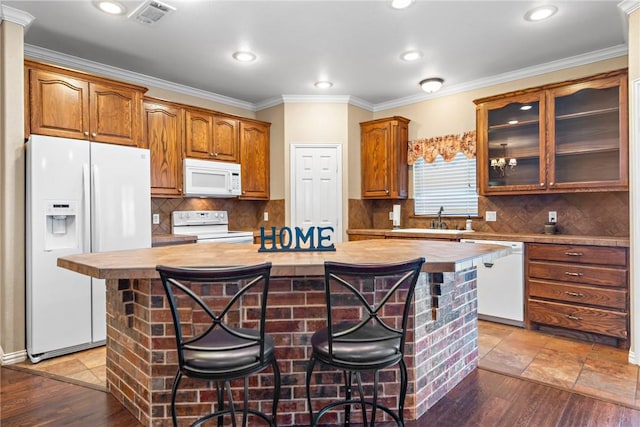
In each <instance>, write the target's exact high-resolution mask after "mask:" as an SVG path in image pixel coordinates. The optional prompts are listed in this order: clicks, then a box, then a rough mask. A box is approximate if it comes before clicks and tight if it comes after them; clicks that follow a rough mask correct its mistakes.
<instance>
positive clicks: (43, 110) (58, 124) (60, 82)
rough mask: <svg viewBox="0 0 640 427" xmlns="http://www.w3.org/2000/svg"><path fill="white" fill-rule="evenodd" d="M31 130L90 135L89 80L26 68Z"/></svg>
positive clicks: (41, 132) (67, 136) (53, 133)
mask: <svg viewBox="0 0 640 427" xmlns="http://www.w3.org/2000/svg"><path fill="white" fill-rule="evenodd" d="M29 92H30V94H29V110H30V122H31V123H30V127H31V133H34V134H39V135H50V136H58V137H62V138H74V139H87V138H88V137H89V83H88V82H86V81H84V80H79V79H75V78H72V77H68V76H65V75H62V74H56V73H52V72H49V71H43V70H36V69H31V70H29Z"/></svg>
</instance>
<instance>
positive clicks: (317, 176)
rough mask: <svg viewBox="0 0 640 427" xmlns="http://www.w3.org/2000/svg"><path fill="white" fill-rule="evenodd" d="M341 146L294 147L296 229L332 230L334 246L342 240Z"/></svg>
mask: <svg viewBox="0 0 640 427" xmlns="http://www.w3.org/2000/svg"><path fill="white" fill-rule="evenodd" d="M340 149H341V146H340V145H339V144H331V145H325V144H323V145H312V144H293V145H292V156H291V158H292V168H291V171H292V173H291V193H292V195H291V200H292V201H291V206H292V214H291V222H292V226H293V227H300V228H302V229H303V230H305V231H306V230H307V229H308V228H309V227H312V226H315V227H333V229H334V233H333V236H332V239H331V243H336V242H340V241H342V221H341V215H342V179H341V156H340Z"/></svg>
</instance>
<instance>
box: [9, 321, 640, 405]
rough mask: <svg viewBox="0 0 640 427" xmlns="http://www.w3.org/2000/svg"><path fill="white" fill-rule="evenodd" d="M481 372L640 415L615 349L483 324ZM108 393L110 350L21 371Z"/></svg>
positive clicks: (635, 387) (637, 384)
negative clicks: (538, 384)
mask: <svg viewBox="0 0 640 427" xmlns="http://www.w3.org/2000/svg"><path fill="white" fill-rule="evenodd" d="M478 330H479V340H478V341H479V342H478V346H479V356H480V361H479V366H480V367H481V368H484V369H488V370H492V371H495V372H500V373H504V374H508V375H513V376H517V377H522V378H528V379H530V380H533V381H537V382H541V383H544V384H549V385H553V386H557V387H560V388H563V389H568V390H573V391H575V392H578V393H581V394H585V395H588V396H594V397H598V398H601V399H605V400H610V401H613V402H615V403H619V404H622V405H626V406H630V407H633V408H636V409H640V378H639V377H640V372H639V371H640V367H639V366H636V365H631V364H629V363H628V352H627V351H626V350H620V349H617V348H614V347H609V346H605V345H600V344H591V343H587V342H583V341H576V340H571V339H568V338H561V337H555V336H552V335H548V334H544V333H540V332H537V331H528V330H526V329H522V328H517V327H512V326H506V325H501V324H498V323H492V322H485V321H479V322H478ZM16 366H17V367H18V368H20V369H25V370H30V371H37V372H40V373H42V374H44V375H47V376H52V377H57V378H60V377H63V379H65V380H67V381H70V382H74V383H79V384H84V385H89V386H90V387H92V388H96V389H99V390H105V389H106V366H105V348H104V347H99V348H96V349H91V350H86V351H83V352H79V353H75V354H71V355H67V356H61V357H57V358H55V359H49V360H45V361H42V362H40V363H37V364H32V363H31V362H30V361H25V362H22V363H20V364H18V365H16Z"/></svg>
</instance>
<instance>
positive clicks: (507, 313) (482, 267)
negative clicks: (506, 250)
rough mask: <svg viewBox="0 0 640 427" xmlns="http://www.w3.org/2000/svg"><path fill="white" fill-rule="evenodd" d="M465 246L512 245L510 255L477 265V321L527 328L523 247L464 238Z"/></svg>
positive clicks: (515, 244)
mask: <svg viewBox="0 0 640 427" xmlns="http://www.w3.org/2000/svg"><path fill="white" fill-rule="evenodd" d="M460 242H462V243H483V244H487V245H502V246H509V247H510V248H511V253H510V254H509V255H507V256H505V257H502V258H496V259H494V260H493V261H492V262H490V263H489V262H487V263H480V264H479V265H478V278H477V289H478V318H479V319H483V320H489V321H492V322H499V323H505V324H507V325H513V326H520V327H523V326H524V271H523V264H524V250H523V248H524V244H523V243H522V242H508V241H502V240H471V239H462V240H460Z"/></svg>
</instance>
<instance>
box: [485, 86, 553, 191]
mask: <svg viewBox="0 0 640 427" xmlns="http://www.w3.org/2000/svg"><path fill="white" fill-rule="evenodd" d="M544 107H545V103H544V92H537V93H533V94H528V95H522V96H514V97H509V98H506V99H500V100H496V101H491V102H486V103H483V104H480V105H478V107H477V123H478V125H477V127H478V131H477V139H478V144H477V147H478V148H477V151H478V152H477V159H478V162H477V171H478V175H479V178H480V180H479V188H480V189H481V191H482V192H483V193H484V194H494V193H503V192H520V191H525V192H528V191H540V190H541V189H545V188H546V186H547V183H546V175H545V169H544V159H545V151H546V146H545V143H544V141H545V137H544V135H545V119H544V117H545V111H544Z"/></svg>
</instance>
